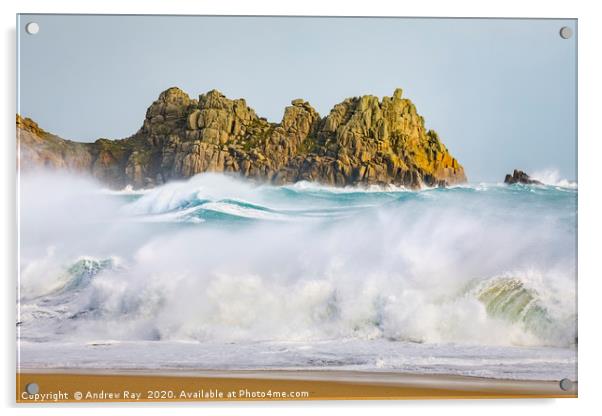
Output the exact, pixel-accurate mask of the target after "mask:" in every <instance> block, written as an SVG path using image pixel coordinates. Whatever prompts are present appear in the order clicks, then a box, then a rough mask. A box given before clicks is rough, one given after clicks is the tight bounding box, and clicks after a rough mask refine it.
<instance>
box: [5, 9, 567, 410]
mask: <svg viewBox="0 0 602 416" xmlns="http://www.w3.org/2000/svg"><path fill="white" fill-rule="evenodd" d="M17 23H18V29H17V32H18V64H19V68H18V86H19V87H18V114H17V121H16V123H17V140H18V141H17V144H18V157H19V172H18V180H19V280H18V289H19V291H18V305H17V306H18V322H17V328H18V339H17V341H18V342H17V346H18V351H17V353H18V367H17V400H18V401H20V402H33V401H37V402H44V401H55V400H56V401H137V400H142V401H166V400H167V401H170V400H174V401H175V400H180V401H195V400H307V399H309V400H311V399H358V398H371V399H385V398H386V399H390V398H398V399H403V398H412V399H416V398H425V399H426V398H461V397H464V398H467V397H468V398H470V397H472V398H474V397H496V398H499V397H575V396H576V395H577V353H576V351H577V325H576V320H577V308H576V289H575V288H576V283H577V274H576V256H577V247H576V233H577V219H576V213H577V192H578V191H577V183H576V179H577V177H576V167H577V161H576V146H577V137H576V116H577V114H576V89H575V86H576V47H577V22H576V20H561V19H547V20H543V19H427V18H333V17H328V18H326V17H323V18H322V17H316V18H307V17H217V16H212V17H210V16H94V15H29V14H28V15H20V16H18V22H17ZM32 23H35V24H36V25H37V26H28V25H30V24H32ZM27 28H29V29H31V28H33V29H34V30H30V31H31V33H28V31H27Z"/></svg>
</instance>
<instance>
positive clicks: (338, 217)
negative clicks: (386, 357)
mask: <svg viewBox="0 0 602 416" xmlns="http://www.w3.org/2000/svg"><path fill="white" fill-rule="evenodd" d="M576 196H577V190H576V187H570V186H567V187H563V186H548V185H546V186H520V185H513V186H505V185H499V184H477V185H466V186H459V187H454V188H448V189H427V190H423V191H418V192H416V191H408V190H405V189H400V188H384V189H383V188H376V187H374V188H369V189H357V188H344V189H340V188H339V189H335V188H328V187H323V186H319V185H314V184H309V183H298V184H295V185H290V186H282V187H274V186H268V185H261V184H256V183H252V182H248V181H242V180H240V179H235V178H231V177H227V176H223V175H217V174H203V175H199V176H196V177H193V178H191V179H190V180H188V181H183V182H172V183H169V184H167V185H164V186H162V187H158V188H155V189H152V190H146V191H142V192H134V191H132V190H131V189H125V190H123V191H120V192H114V191H108V190H106V189H103V188H102V186H100V185H99V184H97V183H95V182H93V181H91V180H87V179H82V178H75V177H70V176H65V175H56V174H43V175H28V176H22V178H21V206H20V216H21V217H20V225H21V263H20V274H21V276H20V310H19V315H20V316H19V319H20V325H19V331H20V339H21V340H23V341H25V342H51V343H65V342H67V343H73V342H75V343H89V342H100V341H103V340H104V341H111V342H115V341H123V342H125V341H127V342H147V341H160V342H162V343H169V342H180V341H187V342H188V341H191V342H201V343H214V342H218V343H219V342H222V343H223V342H236V343H241V345H242V344H248V343H251V344H252V343H256V342H297V341H298V342H308V343H312V342H314V343H315V342H328V341H333V340H357V341H358V342H360V341H361V342H362V343H364V342H368V344H367V345H375V346H377V345H384V344H382V342H398V343H400V345H402V344H401V343H408V342H410V343H421V344H425V345H426V344H428V345H431V344H432V345H438V344H446V345H452V344H453V345H465V346H493V347H495V346H528V347H551V346H553V347H562V348H569V347H571V346H574V344H575V342H576V303H575V283H576V274H575V267H576V263H575V261H576ZM370 342H373V343H372V344H370ZM362 345H364V344H362ZM404 345H405V344H404ZM239 359H240V360H244V359H243V358H239ZM241 364H242V363H241Z"/></svg>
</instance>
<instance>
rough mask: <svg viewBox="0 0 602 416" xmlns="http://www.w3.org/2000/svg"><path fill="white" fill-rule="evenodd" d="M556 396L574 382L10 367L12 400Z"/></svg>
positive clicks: (376, 374)
mask: <svg viewBox="0 0 602 416" xmlns="http://www.w3.org/2000/svg"><path fill="white" fill-rule="evenodd" d="M30 383H36V384H37V385H38V386H39V392H38V395H37V396H33V395H29V394H27V393H26V392H25V391H26V386H27V385H28V384H30ZM78 393H79V394H78ZM80 394H81V396H80ZM558 397H577V383H573V386H572V388H571V389H570V390H569V391H564V390H562V389H561V388H560V386H559V383H558V382H557V381H525V380H497V379H488V378H479V377H463V376H448V375H415V374H399V373H391V372H355V371H336V370H331V371H293V370H257V371H228V372H225V371H188V370H158V371H149V370H139V371H137V370H127V371H125V370H124V371H120V370H79V371H78V370H72V369H65V370H56V369H52V370H39V369H32V370H22V371H20V372H18V373H17V398H16V399H17V402H19V403H35V402H38V403H39V402H42V401H43V402H44V403H48V402H136V401H140V402H143V401H145V402H150V401H162V402H165V401H230V400H265V401H269V400H345V399H347V400H395V399H431V398H432V399H484V398H498V399H499V398H558ZM36 398H37V400H35V399H36Z"/></svg>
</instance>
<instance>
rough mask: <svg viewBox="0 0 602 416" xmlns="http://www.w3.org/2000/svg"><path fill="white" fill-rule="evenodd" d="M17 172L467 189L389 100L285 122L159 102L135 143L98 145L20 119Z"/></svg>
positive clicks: (222, 101)
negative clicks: (219, 176)
mask: <svg viewBox="0 0 602 416" xmlns="http://www.w3.org/2000/svg"><path fill="white" fill-rule="evenodd" d="M17 134H18V137H19V143H20V166H21V168H22V169H29V168H33V167H36V166H45V167H50V168H60V169H68V170H71V171H77V172H84V173H89V174H91V175H93V176H94V177H96V178H98V179H100V180H101V181H103V182H105V183H107V184H108V185H109V186H111V187H114V188H123V187H124V186H126V185H131V186H133V187H134V188H143V187H152V186H155V185H158V184H162V183H165V182H167V181H169V180H173V179H182V178H187V177H190V176H193V175H195V174H198V173H201V172H231V173H233V174H239V175H241V176H243V177H248V178H253V179H258V180H264V181H269V182H272V183H274V184H284V183H292V182H296V181H300V180H308V181H315V182H320V183H323V184H326V185H334V186H345V185H369V184H380V185H388V184H395V185H402V186H406V187H409V188H419V187H421V186H445V185H449V184H454V183H461V182H465V181H466V176H465V174H464V169H463V168H462V166H461V165H460V163H458V161H457V160H456V159H455V158H454V157H452V156H451V154H450V153H449V152H448V150H447V149H446V147H445V146H444V145H443V143H442V142H441V141H440V139H439V136H438V135H437V133H436V132H434V131H433V130H427V129H426V128H425V123H424V119H423V118H422V117H421V116H420V115H419V114H418V112H417V111H416V107H415V106H414V104H413V103H412V102H411V101H410V100H408V99H406V98H402V91H401V89H397V90H395V92H394V93H393V96H392V97H383V99H382V100H379V99H378V98H377V97H375V96H371V95H366V96H362V97H354V98H348V99H346V100H344V101H343V102H341V103H339V104H337V105H335V106H334V108H333V109H332V110H331V111H330V113H329V114H328V115H327V116H326V117H323V118H322V117H320V115H319V114H318V113H317V112H316V110H315V109H314V108H313V107H312V106H311V105H310V104H309V103H308V102H307V101H304V100H302V99H295V100H293V101H292V102H291V105H290V106H288V107H286V108H285V110H284V115H283V117H282V121H281V122H280V123H270V122H268V121H267V120H266V119H265V118H262V117H258V116H257V114H256V113H255V111H254V110H253V109H251V108H250V107H249V106H248V105H247V103H246V102H245V100H244V99H235V100H231V99H228V98H226V97H225V96H224V95H222V94H221V93H220V92H219V91H217V90H211V91H209V92H207V93H206V94H202V95H200V96H199V98H198V100H197V99H191V98H190V97H189V96H188V95H187V94H186V93H185V92H183V91H182V90H180V89H179V88H175V87H174V88H169V89H167V90H166V91H164V92H162V93H161V94H160V95H159V98H158V99H157V100H156V101H155V102H153V103H152V104H151V106H150V107H149V108H148V110H147V112H146V117H145V119H144V122H143V125H142V127H141V128H140V130H139V131H138V132H136V133H135V134H134V135H132V136H130V137H128V138H125V139H120V140H108V139H99V140H97V141H95V142H94V143H78V142H73V141H68V140H63V139H61V138H60V137H58V136H55V135H53V134H50V133H47V132H45V131H44V130H42V129H41V128H40V127H39V126H38V125H37V124H36V123H35V122H33V121H32V120H30V119H24V118H22V117H20V116H19V115H17Z"/></svg>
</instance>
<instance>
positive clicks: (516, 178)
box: [504, 169, 543, 185]
mask: <svg viewBox="0 0 602 416" xmlns="http://www.w3.org/2000/svg"><path fill="white" fill-rule="evenodd" d="M504 183H506V184H508V185H512V184H515V183H522V184H525V185H543V184H542V183H541V182H539V181H538V180H537V179H531V177H530V176H529V175H527V174H526V173H525V172H523V171H522V170H517V169H514V172H512V175H510V174H507V175H506V177H505V178H504Z"/></svg>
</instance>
